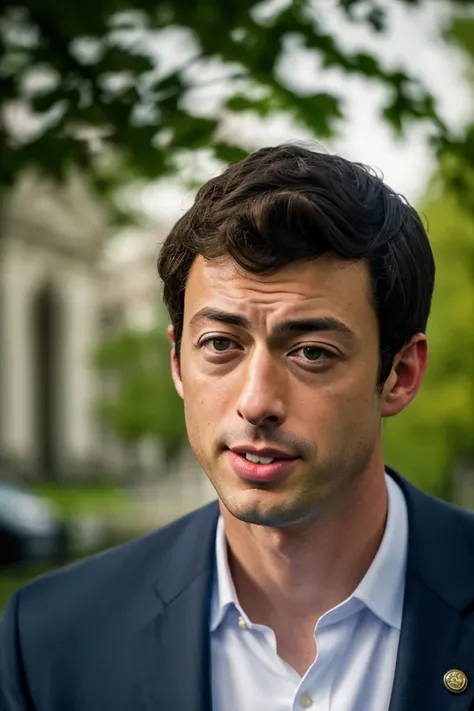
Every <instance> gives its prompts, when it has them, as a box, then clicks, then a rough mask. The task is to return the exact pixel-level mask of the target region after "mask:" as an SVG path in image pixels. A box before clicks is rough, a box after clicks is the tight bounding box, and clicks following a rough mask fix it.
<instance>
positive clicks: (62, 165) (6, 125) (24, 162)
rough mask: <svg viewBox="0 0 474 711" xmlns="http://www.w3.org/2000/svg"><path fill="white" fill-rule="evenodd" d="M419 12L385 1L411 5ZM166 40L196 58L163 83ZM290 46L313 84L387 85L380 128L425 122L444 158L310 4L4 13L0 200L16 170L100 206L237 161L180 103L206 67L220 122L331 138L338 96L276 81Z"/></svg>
mask: <svg viewBox="0 0 474 711" xmlns="http://www.w3.org/2000/svg"><path fill="white" fill-rule="evenodd" d="M428 1H429V0H393V2H394V3H395V2H398V3H400V4H405V5H412V6H416V5H420V4H422V3H424V2H428ZM453 2H454V0H453ZM455 4H456V5H457V6H463V5H467V4H469V3H468V2H467V1H466V0H464V2H463V0H457V1H456V2H455ZM270 6H272V7H273V8H274V9H273V11H272V12H270V11H269V7H270ZM334 8H335V10H336V11H338V12H339V13H340V14H341V16H344V17H346V18H348V19H349V20H350V21H351V22H353V23H357V24H359V25H364V26H367V27H368V28H370V29H371V30H372V31H373V32H377V33H383V32H386V31H387V30H388V29H389V28H388V27H387V24H388V19H387V17H388V13H387V7H386V3H385V2H382V0H335V2H334ZM170 28H171V29H173V30H176V28H181V29H185V30H188V31H189V33H190V34H189V43H190V45H191V46H192V47H194V48H195V52H194V54H193V55H192V58H191V59H189V58H188V59H187V60H186V61H184V62H183V64H182V66H179V67H178V68H173V69H171V70H167V69H166V68H163V67H160V63H159V59H158V60H157V58H156V46H159V44H160V41H161V42H162V41H163V38H164V34H163V33H165V32H166V30H167V29H170ZM288 39H291V40H295V41H297V42H298V43H299V44H300V45H301V46H304V47H306V48H307V49H309V50H311V51H313V52H314V53H315V55H317V56H318V58H319V60H320V64H321V67H322V71H323V72H324V71H325V69H326V68H331V69H334V68H336V69H339V70H341V71H342V72H343V73H345V74H348V75H349V74H355V75H359V76H363V77H366V78H368V79H370V80H373V81H375V82H378V83H379V84H380V85H382V86H384V87H385V88H386V101H385V106H384V107H383V118H384V119H385V120H386V121H387V122H388V123H390V124H391V125H392V126H393V127H394V129H395V130H396V131H399V132H401V131H402V130H403V128H404V126H405V124H406V123H407V122H409V121H420V120H425V119H428V120H430V121H431V123H432V125H433V126H434V127H435V133H436V135H437V138H438V140H439V141H441V142H442V143H444V144H445V145H446V146H447V145H449V141H450V139H449V137H448V136H447V134H446V131H445V128H444V126H443V123H442V121H441V120H440V118H439V116H438V114H437V111H436V107H435V105H434V100H433V97H432V96H431V95H430V94H429V92H428V91H427V90H426V88H425V87H423V86H422V85H421V84H420V83H419V81H418V80H416V79H415V78H414V77H413V76H409V75H407V73H406V72H405V71H403V70H388V69H386V68H385V67H384V66H383V64H382V63H381V62H380V61H379V59H378V58H377V57H375V56H374V55H373V54H371V53H369V52H352V51H350V50H348V49H345V48H344V47H343V46H341V45H340V43H339V42H338V40H337V39H336V38H335V37H334V36H332V35H331V34H328V33H327V32H326V31H325V30H324V29H323V25H322V23H321V22H320V21H318V5H317V3H316V4H315V3H313V2H311V1H310V0H293V1H292V2H281V3H278V4H275V3H268V2H264V3H262V2H258V1H256V0H253V1H252V0H234V2H224V0H199V2H197V3H189V2H188V0H174V1H173V2H169V1H166V0H158V2H157V1H156V0H153V1H152V0H141V2H139V3H138V4H137V3H133V4H132V3H130V2H127V0H95V2H94V3H91V4H88V3H87V2H72V3H70V2H69V3H64V2H61V1H60V0H29V2H28V3H26V2H21V0H6V2H4V3H3V9H2V11H1V15H0V42H1V47H0V78H1V82H2V91H1V100H0V101H1V104H0V108H1V115H2V117H3V118H2V121H1V123H0V134H1V136H0V137H1V139H2V144H3V153H2V162H1V167H0V187H2V186H3V187H4V186H8V185H11V184H12V182H13V180H14V179H15V177H16V176H17V175H18V173H19V172H20V171H21V170H23V169H24V168H25V167H35V168H39V169H40V170H41V172H47V173H49V174H50V175H51V176H55V177H57V178H63V177H64V175H65V173H66V171H67V170H68V168H69V167H70V166H71V165H74V166H76V167H79V168H80V169H81V170H82V171H83V172H84V173H85V174H86V175H88V177H89V179H90V180H91V182H92V183H93V184H94V185H95V188H96V189H97V190H98V191H99V194H103V195H106V196H110V194H112V192H114V191H115V188H116V187H118V186H119V185H123V184H126V183H127V182H128V181H129V180H130V179H131V178H133V177H135V176H138V177H141V178H144V179H156V178H159V177H160V176H162V175H164V174H166V173H168V172H171V171H173V170H174V169H175V168H176V159H177V157H178V156H179V155H180V154H181V153H182V151H183V150H186V151H187V150H194V149H198V148H202V147H204V148H206V149H207V148H209V149H212V150H213V152H214V154H215V156H216V157H217V158H218V159H221V160H222V161H224V162H228V161H234V160H236V159H238V158H240V157H242V156H243V155H244V151H243V150H242V147H240V146H239V145H238V137H236V144H235V145H230V144H228V143H224V142H222V141H219V140H218V139H216V135H217V134H216V130H217V129H218V127H219V123H220V117H219V116H208V115H203V113H202V107H200V106H196V105H195V102H192V101H189V96H190V92H192V90H193V89H195V88H196V86H199V85H200V84H202V83H204V84H206V79H204V80H203V82H200V81H199V79H196V77H199V76H200V74H202V73H203V72H204V74H205V69H206V67H208V66H209V64H210V63H212V62H213V61H214V60H216V59H217V60H220V61H221V63H222V66H223V73H222V78H221V79H220V80H219V81H220V83H221V85H223V86H225V88H226V92H227V99H226V101H225V102H224V106H223V109H224V110H226V111H231V112H241V111H249V110H250V111H255V112H257V113H258V114H260V115H262V116H266V115H268V114H269V113H271V112H274V111H276V110H284V111H287V112H289V113H290V114H291V115H292V116H293V118H294V119H295V120H296V121H297V122H299V123H301V124H303V125H305V126H307V127H309V128H310V129H311V131H313V132H314V134H315V135H317V136H318V137H326V136H328V135H330V134H331V133H332V132H333V131H334V129H335V127H336V125H337V121H338V119H340V118H341V117H342V116H343V109H344V105H343V97H341V96H338V95H336V94H335V93H331V92H329V93H328V92H318V93H315V94H304V93H301V92H300V93H298V91H297V90H296V89H293V88H291V87H289V86H288V85H287V84H286V83H285V82H284V81H283V80H282V79H281V78H280V76H279V74H278V71H277V67H278V63H279V60H280V58H281V55H282V52H283V49H284V46H285V43H286V42H287V40H288ZM153 44H154V46H155V56H153ZM175 64H176V62H175ZM210 81H211V82H212V83H214V82H216V81H217V80H216V79H215V78H213V79H211V80H210ZM18 104H21V105H22V106H27V107H28V109H29V110H30V111H31V112H32V114H33V115H34V116H37V117H40V119H41V120H40V122H39V124H38V127H37V129H36V130H35V131H34V132H33V134H32V135H30V136H29V137H28V138H26V137H24V136H23V137H22V135H21V120H19V119H18V118H17V120H13V121H10V122H9V121H7V120H6V119H5V117H6V116H7V115H8V108H9V107H10V108H11V107H12V105H18ZM6 109H7V111H5V110H6ZM104 149H106V150H104ZM459 150H460V149H459Z"/></svg>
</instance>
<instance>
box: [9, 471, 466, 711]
mask: <svg viewBox="0 0 474 711" xmlns="http://www.w3.org/2000/svg"><path fill="white" fill-rule="evenodd" d="M391 475H392V476H394V478H395V479H396V480H397V482H398V483H399V484H400V485H401V487H402V489H403V492H404V494H405V497H406V501H407V505H408V515H409V552H408V569H407V580H406V593H405V602H404V612H403V622H402V630H401V637H400V645H399V653H398V658H397V665H396V672H395V680H394V685H393V691H392V701H391V705H390V711H474V701H473V699H474V515H473V514H470V513H467V512H465V511H462V510H460V509H457V508H455V507H453V506H449V505H447V504H445V503H443V502H441V501H438V500H436V499H433V498H431V497H428V496H426V495H425V494H423V493H421V492H420V491H419V490H417V489H416V488H414V487H413V486H411V485H410V484H408V483H407V482H406V481H405V480H404V479H402V478H401V477H399V476H398V475H396V474H395V473H393V472H391ZM217 518H218V506H217V503H212V504H210V505H209V506H206V507H205V508H202V509H200V510H198V511H196V512H194V513H192V514H190V515H188V516H186V517H185V518H182V519H180V520H179V521H176V522H174V523H172V524H170V525H169V526H167V527H165V528H163V529H161V530H159V531H157V532H155V533H153V534H151V535H149V536H147V537H146V538H142V539H139V540H136V541H133V542H131V543H128V544H126V545H124V546H120V547H118V548H115V549H113V550H110V551H107V552H105V553H103V554H101V555H99V556H96V557H94V558H91V559H89V560H86V561H84V562H80V563H78V564H76V565H74V566H72V567H69V568H66V569H63V570H61V571H58V572H55V573H53V574H50V575H48V576H45V577H43V578H39V579H38V580H36V581H34V582H32V583H30V584H29V585H28V586H26V587H25V588H23V589H21V590H20V591H19V592H17V593H16V594H15V595H14V596H13V598H12V600H11V601H10V604H9V606H8V608H7V610H6V612H5V615H4V617H3V620H2V623H1V627H0V710H1V711H33V710H34V711H109V709H110V710H111V711H112V709H113V711H210V709H211V708H212V701H211V683H210V645H209V607H210V598H211V586H212V581H213V569H214V546H215V540H214V537H215V528H216V522H217ZM450 669H460V670H461V671H463V672H464V673H465V674H466V676H467V678H468V680H469V685H468V687H467V689H466V691H465V692H464V693H461V694H458V695H455V694H452V693H451V692H450V691H449V690H448V689H447V688H446V687H445V685H444V683H443V677H444V675H445V673H446V672H447V671H448V670H450ZM357 711H359V710H358V709H357ZM361 711H363V710H361Z"/></svg>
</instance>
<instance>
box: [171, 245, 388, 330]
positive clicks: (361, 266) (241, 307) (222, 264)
mask: <svg viewBox="0 0 474 711" xmlns="http://www.w3.org/2000/svg"><path fill="white" fill-rule="evenodd" d="M205 307H214V308H216V307H217V308H220V309H225V310H228V311H235V312H238V313H240V314H242V315H244V316H246V317H247V318H248V319H249V320H250V321H251V322H256V321H261V320H262V319H264V320H268V319H270V320H272V319H273V318H275V319H278V318H283V317H285V316H287V315H289V314H291V315H292V316H294V315H295V314H297V315H300V316H302V315H309V314H310V313H311V314H314V313H316V312H321V313H322V312H324V314H325V315H334V316H339V317H340V318H344V320H346V321H351V320H352V321H355V320H359V319H364V318H365V319H366V318H367V316H368V314H369V313H370V314H371V317H372V319H373V318H375V314H374V310H373V307H372V298H371V285H370V276H369V270H368V267H367V264H366V263H365V262H362V261H358V262H349V261H345V260H340V259H337V258H335V257H332V256H328V255H323V256H322V257H319V258H318V259H315V260H313V261H301V262H294V263H292V264H289V265H287V266H285V267H282V268H281V269H278V270H277V271H276V272H274V273H273V274H260V275H259V274H251V273H248V272H245V271H243V270H242V269H241V268H240V267H239V266H238V265H237V264H236V263H235V262H234V261H233V260H232V259H231V258H230V257H223V258H221V259H214V260H205V259H204V258H203V257H201V256H198V257H197V258H196V259H195V261H194V263H193V265H192V267H191V269H190V272H189V275H188V279H187V282H186V290H185V309H184V316H185V318H184V320H185V323H187V322H189V320H190V319H191V318H192V317H193V315H194V314H195V313H196V312H197V311H199V310H200V309H202V308H205ZM372 319H371V320H372Z"/></svg>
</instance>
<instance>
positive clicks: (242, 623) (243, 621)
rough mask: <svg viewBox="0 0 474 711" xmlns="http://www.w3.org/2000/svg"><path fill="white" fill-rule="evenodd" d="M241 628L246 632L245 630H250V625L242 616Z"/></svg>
mask: <svg viewBox="0 0 474 711" xmlns="http://www.w3.org/2000/svg"><path fill="white" fill-rule="evenodd" d="M239 627H240V629H241V630H244V632H245V630H248V628H249V626H248V624H247V623H246V622H245V620H244V618H243V617H242V615H239Z"/></svg>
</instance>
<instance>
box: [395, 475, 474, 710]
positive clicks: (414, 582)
mask: <svg viewBox="0 0 474 711" xmlns="http://www.w3.org/2000/svg"><path fill="white" fill-rule="evenodd" d="M390 473H391V474H392V475H393V476H394V478H395V479H396V481H397V482H398V483H399V484H400V486H401V487H402V489H403V491H404V494H405V497H406V501H407V506H408V516H409V531H410V533H409V552H408V566H407V578H406V589H405V602H404V610H403V621H402V629H401V635H400V644H399V651H398V658H397V665H396V671H395V679H394V685H393V692H392V700H391V704H390V711H419V710H420V709H429V710H430V711H468V709H469V707H470V704H471V702H472V701H473V699H474V614H473V612H474V609H473V601H474V564H473V560H474V551H473V549H472V548H471V544H470V542H469V540H468V538H467V533H465V531H464V529H463V528H462V524H461V523H460V519H459V518H458V515H456V514H455V513H454V512H453V510H452V509H451V508H450V507H447V506H446V505H444V504H443V503H441V502H438V501H436V500H433V499H431V498H430V497H427V496H425V495H424V494H422V493H421V492H419V491H418V490H416V489H414V488H413V487H412V486H410V485H409V484H407V483H406V482H405V481H404V480H403V479H401V478H400V477H398V476H397V475H395V474H394V473H393V472H390ZM461 515H462V514H461ZM471 525H472V524H471ZM451 669H459V670H461V671H462V672H464V673H465V674H466V676H467V678H468V684H469V685H468V687H467V690H466V691H465V692H464V693H461V694H453V693H451V692H450V691H449V690H448V689H447V688H446V686H445V684H444V682H443V678H444V675H445V674H446V672H448V671H449V670H451ZM473 708H474V706H473Z"/></svg>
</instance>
